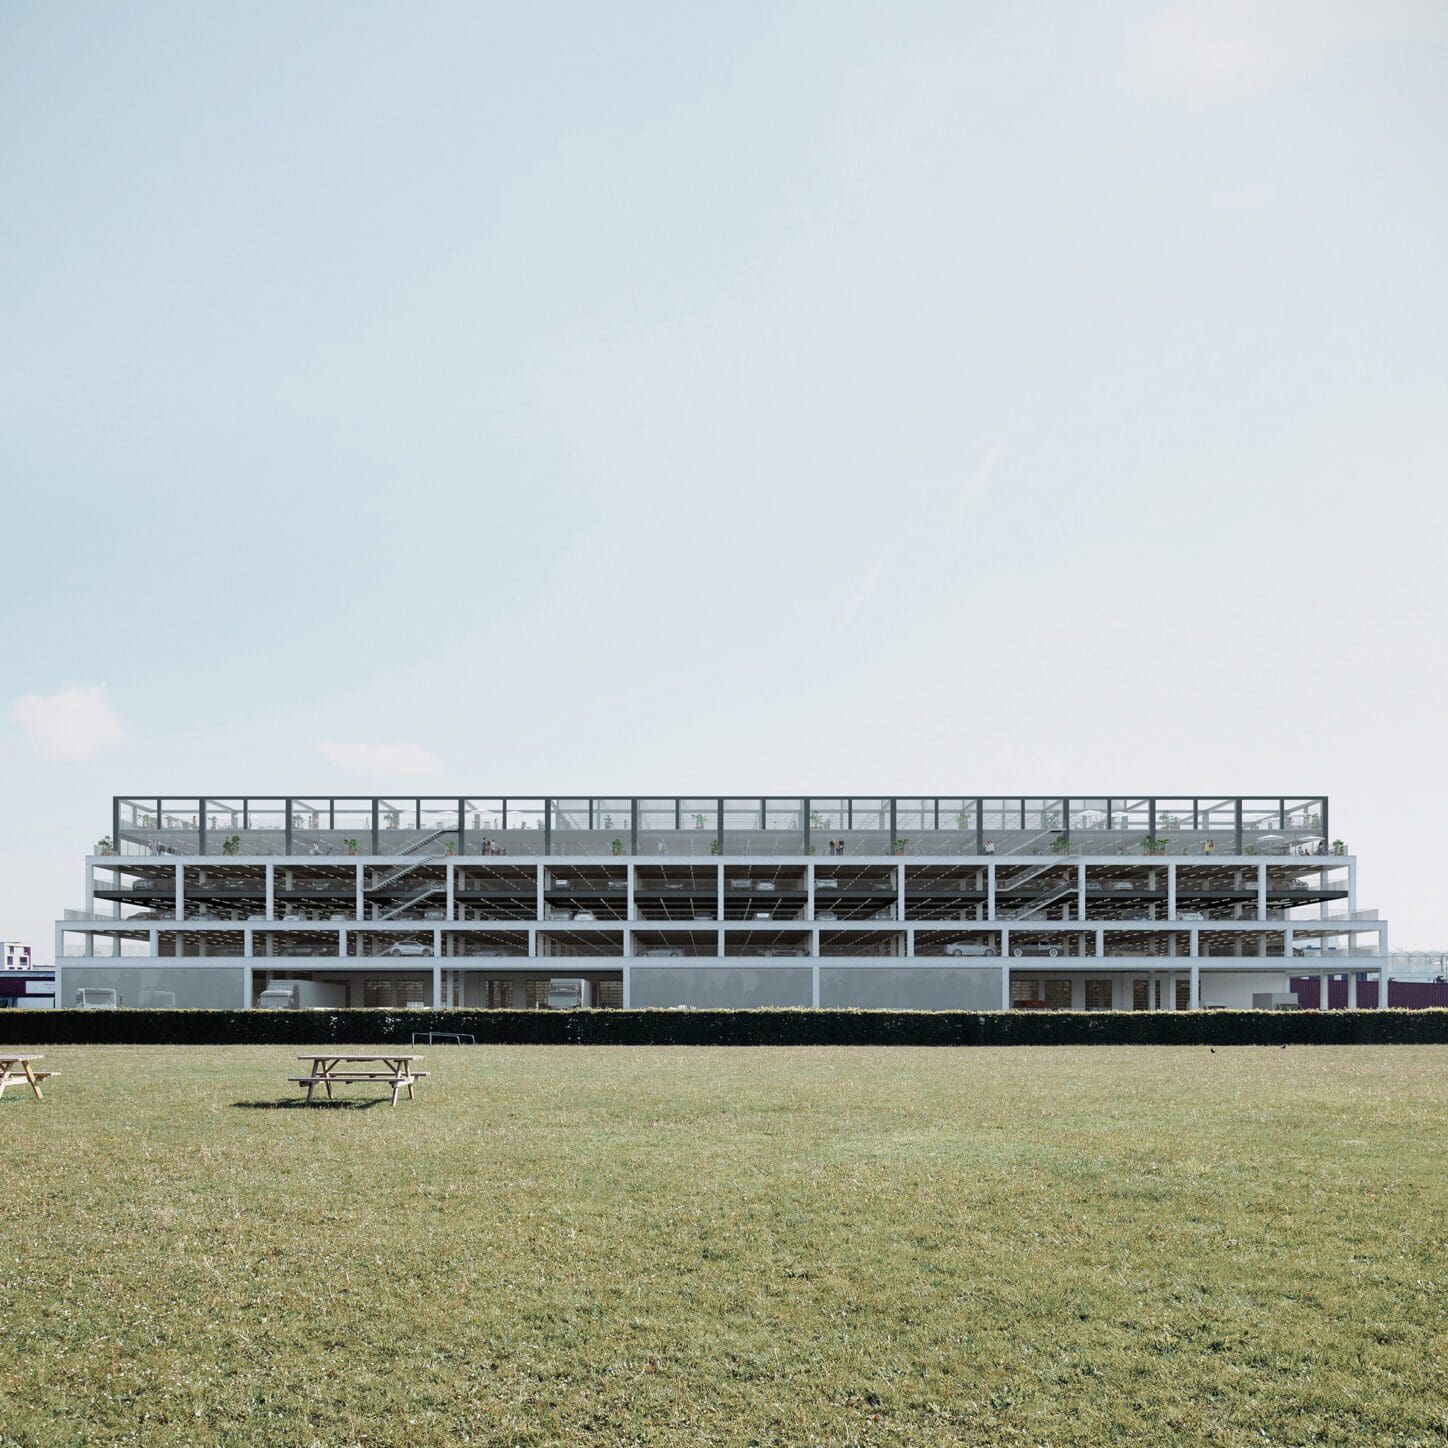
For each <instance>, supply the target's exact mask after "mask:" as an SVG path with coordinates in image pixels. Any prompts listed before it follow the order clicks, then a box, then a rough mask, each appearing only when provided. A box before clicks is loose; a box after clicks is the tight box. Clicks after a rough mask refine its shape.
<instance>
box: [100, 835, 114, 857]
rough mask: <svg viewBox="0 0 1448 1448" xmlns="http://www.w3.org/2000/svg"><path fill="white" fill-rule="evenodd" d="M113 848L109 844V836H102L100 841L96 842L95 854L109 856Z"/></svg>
mask: <svg viewBox="0 0 1448 1448" xmlns="http://www.w3.org/2000/svg"><path fill="white" fill-rule="evenodd" d="M114 848H115V847H114V846H113V845H112V844H111V837H110V836H109V835H102V836H101V837H100V839H98V840H97V841H96V854H98V855H109V854H111V853H112V851H113V850H114Z"/></svg>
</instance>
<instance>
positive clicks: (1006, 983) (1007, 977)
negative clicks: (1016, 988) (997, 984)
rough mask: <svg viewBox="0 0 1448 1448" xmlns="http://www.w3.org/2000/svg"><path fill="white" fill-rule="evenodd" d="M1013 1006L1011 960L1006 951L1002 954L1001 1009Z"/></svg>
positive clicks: (1004, 1009)
mask: <svg viewBox="0 0 1448 1448" xmlns="http://www.w3.org/2000/svg"><path fill="white" fill-rule="evenodd" d="M1010 1008H1011V962H1010V957H1009V956H1008V955H1006V954H1005V953H1004V952H1002V954H1001V1009H1002V1010H1003V1011H1008V1010H1010Z"/></svg>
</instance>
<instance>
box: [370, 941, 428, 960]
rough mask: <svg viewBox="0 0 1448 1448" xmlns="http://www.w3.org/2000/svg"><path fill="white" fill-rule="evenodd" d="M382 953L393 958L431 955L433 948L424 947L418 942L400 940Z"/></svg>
mask: <svg viewBox="0 0 1448 1448" xmlns="http://www.w3.org/2000/svg"><path fill="white" fill-rule="evenodd" d="M382 953H383V955H391V956H418V955H431V954H432V946H430V945H423V944H422V943H421V942H420V941H416V940H399V941H397V942H396V944H394V945H389V946H388V947H387V949H386V950H384V951H383V952H382Z"/></svg>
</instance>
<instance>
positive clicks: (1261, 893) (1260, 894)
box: [1257, 865, 1267, 920]
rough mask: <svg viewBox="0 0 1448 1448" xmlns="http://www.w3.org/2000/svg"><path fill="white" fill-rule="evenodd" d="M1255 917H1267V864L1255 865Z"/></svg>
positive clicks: (1260, 918) (1261, 918) (1263, 918)
mask: <svg viewBox="0 0 1448 1448" xmlns="http://www.w3.org/2000/svg"><path fill="white" fill-rule="evenodd" d="M1257 918H1258V919H1259V920H1265V919H1266V918H1267V866H1266V865H1258V866H1257Z"/></svg>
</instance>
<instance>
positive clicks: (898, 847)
mask: <svg viewBox="0 0 1448 1448" xmlns="http://www.w3.org/2000/svg"><path fill="white" fill-rule="evenodd" d="M909 848H910V841H909V840H908V839H907V840H891V841H890V853H891V854H892V855H903V854H904V853H905V851H906V850H908V849H909Z"/></svg>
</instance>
